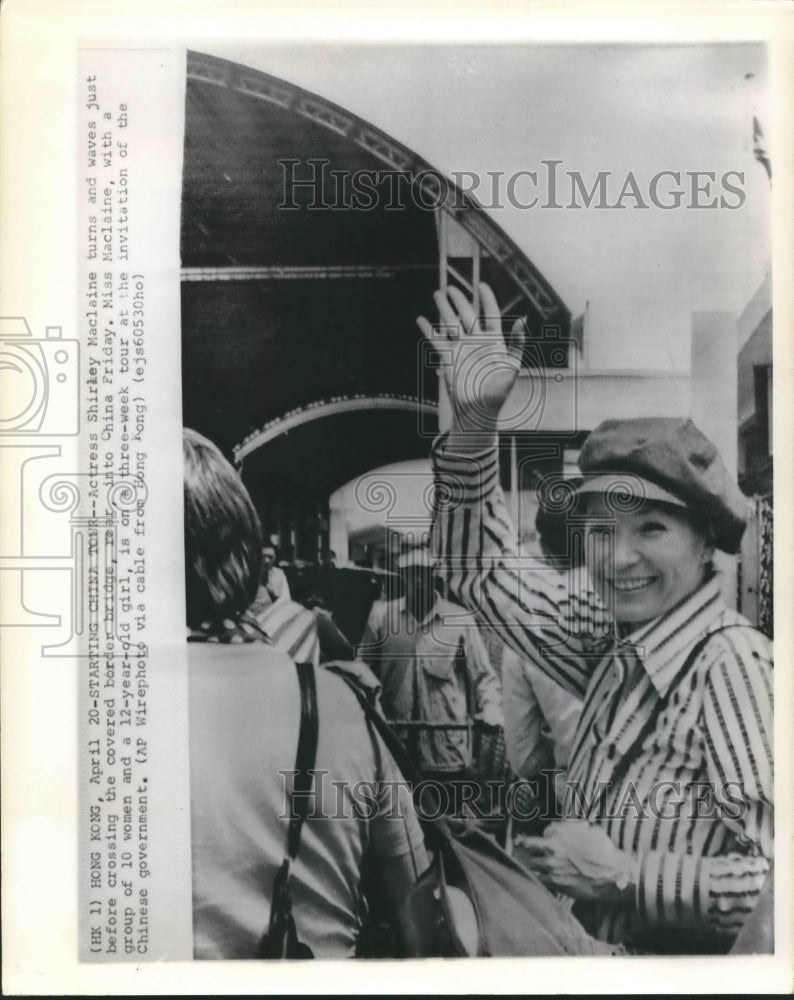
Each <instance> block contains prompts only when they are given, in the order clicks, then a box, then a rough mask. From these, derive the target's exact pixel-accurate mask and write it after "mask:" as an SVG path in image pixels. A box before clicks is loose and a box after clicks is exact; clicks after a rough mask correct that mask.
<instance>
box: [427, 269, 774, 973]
mask: <svg viewBox="0 0 794 1000" xmlns="http://www.w3.org/2000/svg"><path fill="white" fill-rule="evenodd" d="M435 298H436V304H437V306H438V309H439V315H440V323H441V327H442V334H441V335H442V336H444V337H445V338H446V344H445V348H447V349H448V358H449V363H448V364H447V365H446V366H445V368H444V377H445V379H446V382H447V387H448V391H449V396H450V402H451V408H452V421H451V429H450V431H449V433H448V434H446V435H442V436H441V437H440V438H439V440H438V441H437V442H436V444H435V446H434V449H433V458H434V465H435V474H436V477H437V482H438V484H439V487H440V488H439V490H438V493H437V496H438V497H439V500H438V501H437V510H436V514H435V520H434V525H433V537H434V543H435V546H436V550H437V552H438V553H439V559H440V570H441V572H442V574H443V577H444V580H445V583H446V586H447V587H448V589H449V592H450V594H451V595H452V596H453V597H458V598H459V599H460V600H461V601H463V602H464V603H466V604H467V606H468V607H469V608H470V610H472V611H473V612H474V613H475V615H476V616H477V618H478V620H480V621H481V622H483V623H484V624H486V625H489V626H490V627H492V628H496V629H499V630H500V632H501V634H502V635H503V637H504V640H505V642H507V643H508V644H509V645H510V646H512V648H513V649H515V650H516V652H517V653H519V655H523V656H525V657H527V658H528V659H531V660H532V661H533V662H534V663H537V664H539V665H540V666H542V669H543V670H544V672H545V673H546V674H547V676H549V677H550V678H551V679H553V680H555V681H556V682H557V683H558V684H560V685H561V686H563V687H565V688H567V689H568V690H569V691H571V693H572V694H575V695H577V696H579V697H582V698H583V703H582V710H581V715H580V718H579V720H578V724H577V727H576V732H575V735H574V740H573V746H572V750H571V759H570V762H569V769H568V775H567V794H566V801H565V805H564V811H563V815H564V818H563V819H562V820H561V821H560V822H555V823H552V824H550V825H549V826H548V827H547V828H546V830H545V831H544V833H545V835H544V836H543V837H530V838H526V839H525V840H524V842H523V843H521V844H519V845H518V847H517V848H516V854H517V856H519V857H520V858H521V859H522V860H523V861H524V862H525V863H526V864H527V865H528V866H529V867H530V868H531V869H532V870H533V871H535V872H536V873H537V874H538V875H539V876H540V877H541V878H542V879H543V881H544V882H545V883H546V884H547V885H548V886H549V887H550V888H552V889H554V890H556V891H560V892H563V893H565V894H567V895H568V896H570V897H572V898H573V899H574V900H575V912H576V913H577V915H578V916H579V917H580V919H581V920H582V922H583V923H584V924H585V926H586V928H587V929H588V930H590V932H591V933H593V934H595V935H597V936H599V937H601V938H603V939H605V940H609V941H613V942H624V943H626V944H627V945H628V946H629V947H633V948H634V949H635V950H637V951H648V952H668V953H684V952H695V953H710V952H720V951H726V950H727V949H728V948H729V947H730V945H731V942H732V941H733V939H734V938H735V937H736V935H737V933H738V931H739V930H740V928H741V927H742V925H743V923H744V921H745V919H746V917H747V915H748V914H750V913H752V911H753V907H754V904H755V902H756V900H757V899H758V898H759V895H760V894H761V891H762V889H763V887H764V883H765V880H766V877H767V874H768V872H769V869H770V864H771V859H772V848H773V840H772V835H773V805H772V802H773V795H772V749H771V748H772V652H771V644H770V642H769V640H768V639H767V638H766V637H765V636H764V635H762V634H761V633H760V632H758V631H757V630H755V629H754V628H752V627H751V626H750V624H749V623H748V622H747V621H746V620H745V619H744V618H742V616H741V615H739V614H738V613H736V612H734V611H732V610H730V609H728V608H727V607H726V605H725V604H724V602H723V599H722V597H721V594H720V587H719V579H718V576H717V575H716V573H715V570H714V565H713V559H712V557H713V554H714V550H715V548H719V549H721V550H722V551H724V552H727V553H736V552H737V551H738V548H739V544H740V541H741V536H742V531H743V529H744V522H745V501H744V498H743V496H742V494H741V493H740V492H739V490H738V487H737V486H736V484H735V483H734V482H733V481H732V479H731V477H730V476H729V475H728V473H727V471H726V469H725V466H724V465H723V463H722V460H721V458H720V456H719V454H718V452H717V450H716V448H715V447H714V445H713V444H712V443H711V442H710V441H709V440H708V439H707V438H706V437H705V436H704V435H703V434H702V433H701V432H700V431H699V430H698V429H697V428H696V427H695V426H694V424H693V423H692V422H691V421H689V420H679V419H669V418H664V419H662V418H660V419H651V418H641V419H632V420H608V421H605V422H604V423H602V424H601V425H600V426H599V427H597V428H596V429H595V430H594V431H593V432H592V433H591V434H590V436H589V437H588V439H587V440H586V441H585V444H584V446H583V448H582V451H581V457H580V462H579V464H580V469H581V473H582V477H583V482H582V484H581V485H580V487H579V491H578V492H579V496H578V500H577V504H576V508H575V509H574V511H573V513H572V518H573V517H576V518H577V519H578V520H577V521H576V522H574V523H578V524H579V526H580V528H581V531H582V533H583V541H584V551H585V561H586V569H587V572H586V573H585V574H581V573H573V572H572V573H570V574H568V575H567V576H561V575H559V574H556V573H549V572H543V571H542V568H538V567H533V566H532V565H529V564H528V563H527V561H526V559H522V558H520V557H518V556H517V555H516V549H515V542H514V537H513V530H512V526H511V525H510V521H509V516H508V514H507V511H506V509H505V505H504V500H503V497H502V493H501V489H500V486H499V463H498V451H497V437H496V428H497V422H498V417H499V412H500V410H501V407H502V405H503V403H504V402H505V400H506V399H507V397H508V395H509V393H510V391H511V389H512V387H513V384H514V382H515V379H516V376H517V375H518V372H519V369H520V364H521V357H522V351H523V337H524V329H523V323H522V322H521V321H519V322H517V323H515V324H514V325H513V327H512V330H511V331H510V333H509V334H508V335H507V337H506V338H503V335H502V329H501V327H502V323H501V316H500V312H499V308H498V305H497V303H496V300H495V298H494V295H493V293H492V292H491V290H490V288H488V287H487V286H486V285H482V286H481V302H482V310H483V313H484V315H485V317H486V319H485V320H484V321H483V322H481V321H480V318H479V316H477V315H476V314H475V312H474V309H473V307H472V305H471V303H470V302H468V300H467V299H466V298H465V297H464V296H463V295H462V294H461V293H460V292H459V291H458V290H457V289H454V288H450V289H449V290H448V291H447V292H437V293H436V296H435ZM418 322H419V326H420V329H421V330H422V332H423V333H424V334H425V336H427V337H428V338H429V339H432V342H433V343H434V345H435V346H438V335H437V334H434V332H433V329H432V327H431V324H430V323H429V322H428V321H427V320H426V319H425V318H424V317H420V319H419V321H418ZM456 331H457V335H455V332H456ZM450 334H452V335H450Z"/></svg>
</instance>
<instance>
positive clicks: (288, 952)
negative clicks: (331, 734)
mask: <svg viewBox="0 0 794 1000" xmlns="http://www.w3.org/2000/svg"><path fill="white" fill-rule="evenodd" d="M295 667H296V669H297V671H298V682H299V684H300V700H301V717H300V728H299V730H298V749H297V751H296V754H295V771H296V774H295V780H294V782H293V786H292V791H291V793H290V802H289V806H290V809H289V817H290V819H289V827H288V828H287V854H286V857H285V858H284V860H283V861H282V863H281V867H280V868H279V870H278V872H277V874H276V878H275V881H274V883H273V899H272V901H271V904H270V922H269V925H268V929H267V931H266V932H265V933H264V934H263V935H262V938H261V940H260V942H259V948H258V951H257V957H258V958H312V957H313V955H312V952H311V949H309V948H308V947H307V946H306V945H305V944H302V943H301V942H300V941H299V940H298V935H297V931H296V928H295V920H294V918H293V916H292V898H291V896H290V891H289V888H290V881H291V879H292V862H293V861H294V860H295V859H296V858H297V856H298V848H299V847H300V838H301V830H302V829H303V822H304V820H305V819H306V816H307V814H308V812H309V799H310V792H311V790H312V784H313V781H314V765H315V762H316V759H317V737H318V733H319V728H320V724H319V717H318V714H317V681H316V678H315V675H314V665H313V664H312V663H296V664H295Z"/></svg>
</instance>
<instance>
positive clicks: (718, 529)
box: [579, 417, 748, 553]
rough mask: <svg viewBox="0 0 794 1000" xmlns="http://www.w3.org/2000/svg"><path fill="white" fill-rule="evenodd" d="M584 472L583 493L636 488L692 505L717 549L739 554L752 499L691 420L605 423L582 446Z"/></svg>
mask: <svg viewBox="0 0 794 1000" xmlns="http://www.w3.org/2000/svg"><path fill="white" fill-rule="evenodd" d="M579 468H580V469H581V471H582V473H583V475H584V482H583V484H582V485H581V486H580V487H579V492H580V493H588V492H591V493H592V492H595V491H598V492H605V491H606V490H607V489H609V488H610V487H611V488H619V489H623V490H624V491H625V490H629V491H630V490H632V484H634V487H633V491H634V492H636V493H637V494H638V495H642V496H643V497H645V498H646V499H649V500H660V501H662V502H664V503H672V504H677V505H679V506H682V507H687V508H688V509H689V510H691V511H692V512H693V514H694V515H695V516H696V517H697V518H698V520H700V521H701V522H703V523H705V524H707V525H709V526H710V527H711V529H712V531H713V533H714V544H715V545H716V546H717V548H719V549H722V550H723V551H724V552H731V553H733V552H738V550H739V545H740V543H741V540H742V534H743V533H744V528H745V525H746V523H747V510H748V501H747V498H746V497H745V496H744V494H743V493H742V492H741V490H740V489H739V487H738V486H737V485H736V483H735V482H734V480H733V478H732V477H731V476H730V474H729V473H728V470H727V469H726V468H725V463H724V462H723V461H722V458H721V457H720V454H719V452H718V451H717V449H716V447H715V446H714V445H713V444H712V443H711V441H709V439H708V438H707V437H706V436H705V434H703V433H702V432H701V431H700V430H698V428H697V427H696V426H695V425H694V424H693V423H692V421H691V420H682V419H677V418H672V417H641V418H638V419H634V420H605V421H604V422H603V423H601V424H599V425H598V427H596V429H595V430H594V431H593V432H592V433H591V434H590V436H589V437H588V438H587V440H586V441H585V443H584V445H583V446H582V451H581V454H580V456H579ZM621 476H622V477H623V478H622V479H621ZM638 481H639V482H638Z"/></svg>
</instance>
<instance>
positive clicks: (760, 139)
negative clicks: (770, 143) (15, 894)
mask: <svg viewBox="0 0 794 1000" xmlns="http://www.w3.org/2000/svg"><path fill="white" fill-rule="evenodd" d="M753 156H755V158H756V160H758V162H759V163H760V164H761V166H762V167H763V168H764V170H766V175H767V177H768V178H769V182H770V184H771V183H772V163H771V161H770V159H769V154H768V153H767V151H766V141H765V140H764V130H763V129H762V128H761V123H760V122H759V121H758V118H757V117H756V116H755V115H753Z"/></svg>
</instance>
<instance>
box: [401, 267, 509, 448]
mask: <svg viewBox="0 0 794 1000" xmlns="http://www.w3.org/2000/svg"><path fill="white" fill-rule="evenodd" d="M434 298H435V300H436V305H437V306H438V314H439V322H438V324H437V326H436V328H435V330H434V328H433V324H431V323H430V322H429V321H428V320H427V319H425V317H424V316H420V317H419V318H418V319H417V323H418V325H419V329H420V330H421V331H422V333H423V334H424V336H425V337H426V338H427V340H428V341H429V342H430V343H431V344H432V345H433V347H435V348H436V350H438V351H439V352H440V353H441V357H442V370H443V372H444V380H445V381H446V384H447V389H448V391H449V398H450V403H451V405H452V427H451V432H452V433H453V434H464V435H466V436H468V437H470V438H472V437H474V438H476V437H480V438H482V437H492V436H493V434H494V432H495V431H496V425H497V420H498V417H499V411H500V410H501V408H502V406H503V405H504V403H505V401H506V399H507V397H508V396H509V395H510V390H511V389H512V388H513V385H514V383H515V380H516V378H517V376H518V372H519V370H520V368H521V355H522V352H523V348H524V336H525V324H524V321H523V320H521V319H519V320H516V322H515V323H514V324H513V327H512V329H511V331H510V333H509V334H508V335H507V336H506V337H505V336H503V334H502V317H501V313H500V312H499V306H498V305H497V303H496V298H495V296H494V294H493V292H492V291H491V289H490V288H489V287H488V285H486V284H481V285H480V301H481V311H482V318H481V317H480V316H478V315H477V314H476V313H475V311H474V307H473V305H472V303H471V302H469V301H468V299H467V298H466V297H465V295H463V293H462V292H460V291H459V290H458V289H457V288H448V289H447V290H446V292H441V291H437V292H435V294H434Z"/></svg>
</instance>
